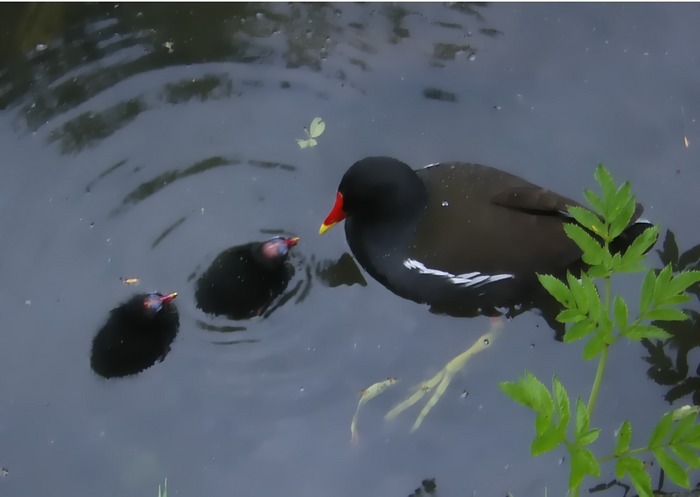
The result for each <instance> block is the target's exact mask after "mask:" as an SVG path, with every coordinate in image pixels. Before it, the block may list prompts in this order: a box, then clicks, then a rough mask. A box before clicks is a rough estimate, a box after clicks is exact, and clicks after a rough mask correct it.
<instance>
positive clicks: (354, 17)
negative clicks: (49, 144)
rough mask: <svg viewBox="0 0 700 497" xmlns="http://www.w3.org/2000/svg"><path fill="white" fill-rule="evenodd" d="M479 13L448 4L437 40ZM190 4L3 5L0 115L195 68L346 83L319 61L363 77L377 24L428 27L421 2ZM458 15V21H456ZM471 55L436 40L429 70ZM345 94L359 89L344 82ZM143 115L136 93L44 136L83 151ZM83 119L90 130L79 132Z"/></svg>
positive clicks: (231, 88)
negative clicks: (288, 72) (283, 71)
mask: <svg viewBox="0 0 700 497" xmlns="http://www.w3.org/2000/svg"><path fill="white" fill-rule="evenodd" d="M486 7H487V6H486V5H485V4H479V3H461V4H451V5H449V6H446V8H443V9H441V10H442V11H444V12H441V15H438V16H437V17H438V19H436V20H432V21H431V23H432V24H433V25H434V26H437V27H439V28H442V29H444V30H445V31H446V33H445V35H446V38H451V37H452V36H450V34H449V33H450V32H455V33H457V34H460V35H461V36H462V37H472V36H473V35H474V34H473V33H472V31H471V30H470V29H469V27H468V26H469V25H470V24H472V23H473V21H474V19H476V20H477V21H478V22H480V23H483V22H484V20H485V18H484V16H483V15H482V13H481V11H483V10H484V9H485V8H486ZM193 8H194V7H193V5H190V4H179V6H178V7H176V8H172V7H171V6H168V5H165V4H134V5H123V6H120V5H113V4H106V3H105V4H93V5H84V4H70V3H69V4H9V5H6V6H4V7H3V9H4V10H5V12H6V15H3V16H2V18H3V19H2V20H0V32H4V33H5V39H6V40H8V41H11V42H10V43H3V44H0V45H2V48H1V49H0V68H2V69H0V89H2V91H0V108H6V107H7V106H9V105H11V104H12V103H13V102H17V101H18V100H19V99H20V98H21V97H23V96H26V95H27V94H31V100H30V101H29V102H28V103H27V104H26V105H25V107H24V108H23V112H22V115H23V118H24V119H25V121H26V123H27V125H28V127H29V129H30V130H36V129H38V128H39V127H41V126H43V125H44V124H46V123H47V122H49V121H50V120H51V119H52V118H53V117H55V116H56V115H58V114H61V113H64V112H66V111H68V110H70V109H72V108H76V107H78V106H80V105H82V104H84V103H86V102H87V101H88V100H90V99H91V98H93V97H95V96H96V95H97V94H99V93H101V92H103V91H105V90H107V89H108V88H111V87H113V86H115V85H117V84H119V83H120V82H122V81H125V80H127V79H129V78H131V77H133V76H135V75H137V74H140V73H143V72H146V71H152V70H154V69H161V68H165V67H170V66H184V65H187V64H194V63H202V62H216V61H225V62H241V63H250V62H258V63H266V64H277V63H279V62H283V63H284V65H285V66H286V67H287V68H301V67H303V68H306V69H308V70H311V71H314V72H323V73H324V74H325V75H326V76H327V77H329V78H332V79H336V80H341V81H345V80H347V79H348V77H349V74H348V72H347V71H345V70H343V69H342V68H341V67H340V66H339V65H338V64H328V65H326V64H324V62H325V61H327V60H328V59H329V57H330V56H332V55H333V56H335V58H341V59H344V60H345V61H346V62H348V63H349V64H350V65H353V66H356V67H359V68H360V69H361V70H362V71H367V70H370V69H371V67H372V64H371V63H370V62H369V61H368V60H367V59H366V56H367V55H372V54H375V53H377V52H378V51H379V49H378V48H377V44H376V43H375V42H372V41H369V40H367V39H365V38H371V36H368V35H369V34H370V33H371V29H370V28H371V27H372V25H373V24H374V23H375V22H376V19H382V18H383V19H385V20H387V21H388V22H389V23H390V30H389V35H388V39H387V40H386V41H388V43H389V44H390V45H395V44H399V43H401V42H402V41H403V40H406V39H408V38H409V37H410V36H411V32H410V30H409V29H408V28H407V27H406V24H407V20H408V19H409V18H411V19H413V20H416V21H425V20H426V19H425V15H424V13H423V9H424V6H422V5H419V4H415V5H413V4H412V5H411V6H410V7H408V6H402V5H396V4H392V5H388V4H381V5H378V6H376V7H374V8H373V9H372V10H371V13H370V15H369V17H368V16H367V15H366V13H367V10H366V9H362V8H359V7H357V6H353V5H350V4H347V5H342V4H339V5H324V4H291V5H284V4H276V3H233V4H206V5H202V4H197V6H196V17H197V22H192V18H193V15H194V14H193ZM459 15H465V18H464V19H459V17H456V16H459ZM441 17H442V19H441ZM470 18H471V19H470ZM17 20H18V21H17ZM201 25H206V26H207V36H199V34H200V30H201V28H200V26H201ZM475 31H477V30H475ZM477 32H478V33H479V34H483V35H484V36H487V37H495V36H497V35H498V34H500V33H501V31H499V30H497V29H495V28H492V27H483V26H482V27H480V28H479V29H478V31H477ZM341 35H343V38H344V39H342V41H341V38H340V36H341ZM348 47H352V48H353V49H354V50H347V48H348ZM476 52H477V49H476V48H475V46H474V44H457V43H454V42H451V41H448V40H444V41H439V42H436V43H434V49H433V63H436V64H437V65H441V64H442V63H444V62H446V61H454V60H455V59H456V58H458V56H459V55H464V56H466V57H472V56H473V55H474V54H476ZM350 86H351V87H357V86H358V85H356V84H352V82H351V85H350ZM241 91H242V90H241V89H240V88H238V89H235V85H234V82H233V81H232V80H231V79H230V78H229V77H228V76H226V75H219V74H211V75H206V76H204V77H202V78H198V79H197V80H196V81H192V82H189V81H186V80H182V81H180V82H173V83H167V84H165V85H163V87H162V91H161V94H162V98H163V99H164V100H165V101H166V102H168V103H173V104H175V103H182V102H186V101H188V100H191V99H192V98H194V97H198V98H200V99H202V100H207V99H212V98H231V97H232V96H233V95H239V96H240V95H241ZM147 107H148V104H147V102H144V101H143V100H142V97H141V96H134V97H133V99H131V100H130V101H128V102H123V103H119V104H116V106H114V107H112V108H110V109H109V110H105V111H92V112H88V113H85V114H84V115H82V116H81V117H80V118H76V119H77V121H76V122H74V123H72V124H70V125H69V124H64V125H63V126H62V127H61V128H58V129H56V130H54V134H53V136H52V138H51V140H56V139H59V138H60V139H65V140H66V141H65V143H62V147H63V149H64V150H65V151H66V152H75V151H77V150H80V148H81V146H85V144H86V143H91V142H93V141H94V140H97V139H99V138H104V137H105V136H109V133H111V132H114V130H116V129H119V127H120V126H123V125H124V124H125V123H126V122H128V120H129V119H133V118H134V117H135V116H136V115H137V114H138V113H139V112H142V111H143V110H144V109H145V108H147ZM110 120H114V121H115V122H113V123H111V122H109V121H110ZM90 122H92V123H93V126H94V127H95V129H94V130H91V129H90V127H85V125H86V124H89V123H90ZM90 131H92V133H90ZM80 133H87V135H86V137H85V138H84V139H81V138H79V137H77V136H76V135H78V134H80ZM68 137H71V138H70V139H69V138H68ZM90 137H92V138H90Z"/></svg>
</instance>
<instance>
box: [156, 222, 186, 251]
mask: <svg viewBox="0 0 700 497" xmlns="http://www.w3.org/2000/svg"><path fill="white" fill-rule="evenodd" d="M186 219H187V216H182V217H181V218H180V219H178V220H177V221H175V222H174V223H173V224H171V225H170V226H168V227H167V228H165V230H163V232H162V233H161V234H160V235H158V236H157V237H156V239H155V240H153V243H152V244H151V249H154V248H156V247H157V246H158V244H159V243H160V242H162V241H163V240H165V239H166V238H167V236H168V235H169V234H170V233H172V232H173V231H174V230H175V229H176V228H177V227H178V226H180V225H181V224H182V223H184V222H185V220H186Z"/></svg>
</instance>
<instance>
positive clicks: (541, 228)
mask: <svg viewBox="0 0 700 497" xmlns="http://www.w3.org/2000/svg"><path fill="white" fill-rule="evenodd" d="M418 173H419V175H420V176H421V178H422V179H423V180H424V181H425V183H426V186H427V188H428V209H427V211H426V215H425V217H424V218H423V220H422V221H421V224H420V226H419V227H418V231H417V233H416V243H415V246H414V247H412V248H410V250H409V253H410V255H411V257H414V258H416V259H417V260H419V261H420V262H422V263H423V264H425V265H426V266H428V267H430V268H433V269H438V270H442V271H448V272H450V273H452V274H463V273H469V272H472V271H480V272H482V273H485V274H504V273H507V274H516V275H518V274H532V273H533V272H554V271H556V270H558V269H561V268H563V267H565V266H567V265H569V264H571V263H572V262H574V261H576V260H577V259H578V258H579V257H580V251H579V249H578V247H576V245H575V244H574V243H573V242H572V241H571V240H569V239H568V238H567V236H566V234H565V233H564V230H563V227H562V226H563V223H564V222H566V217H565V216H562V215H561V212H562V211H565V210H566V206H568V205H579V204H578V203H577V202H574V201H573V200H571V199H568V198H566V197H563V196H561V195H559V194H557V193H554V192H551V191H549V190H545V189H543V188H541V187H539V186H537V185H534V184H532V183H529V182H527V181H525V180H524V179H522V178H519V177H517V176H514V175H512V174H508V173H505V172H503V171H499V170H497V169H493V168H489V167H486V166H480V165H477V164H466V163H449V164H441V165H440V167H431V168H426V169H422V170H420V171H419V172H418Z"/></svg>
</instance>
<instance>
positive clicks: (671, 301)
mask: <svg viewBox="0 0 700 497" xmlns="http://www.w3.org/2000/svg"><path fill="white" fill-rule="evenodd" d="M689 300H690V297H689V296H688V294H685V293H684V294H683V295H672V296H670V297H666V298H664V299H663V300H661V301H659V302H656V305H657V306H661V305H679V304H684V303H686V302H688V301H689Z"/></svg>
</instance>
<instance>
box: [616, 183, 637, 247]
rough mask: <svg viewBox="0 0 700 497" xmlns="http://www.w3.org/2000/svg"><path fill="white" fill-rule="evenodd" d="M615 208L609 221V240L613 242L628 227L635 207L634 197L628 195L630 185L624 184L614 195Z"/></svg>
mask: <svg viewBox="0 0 700 497" xmlns="http://www.w3.org/2000/svg"><path fill="white" fill-rule="evenodd" d="M614 203H615V206H614V207H613V211H612V213H611V217H610V219H609V222H610V233H609V236H610V240H614V239H615V238H617V237H618V236H620V234H621V233H622V232H623V231H624V230H625V228H627V226H629V224H630V221H631V220H632V215H633V214H634V210H635V208H636V207H637V205H636V203H635V200H634V196H633V195H632V194H631V193H630V184H629V182H625V183H624V184H623V185H622V186H621V187H620V189H619V190H618V191H617V193H616V194H615V200H614Z"/></svg>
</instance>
